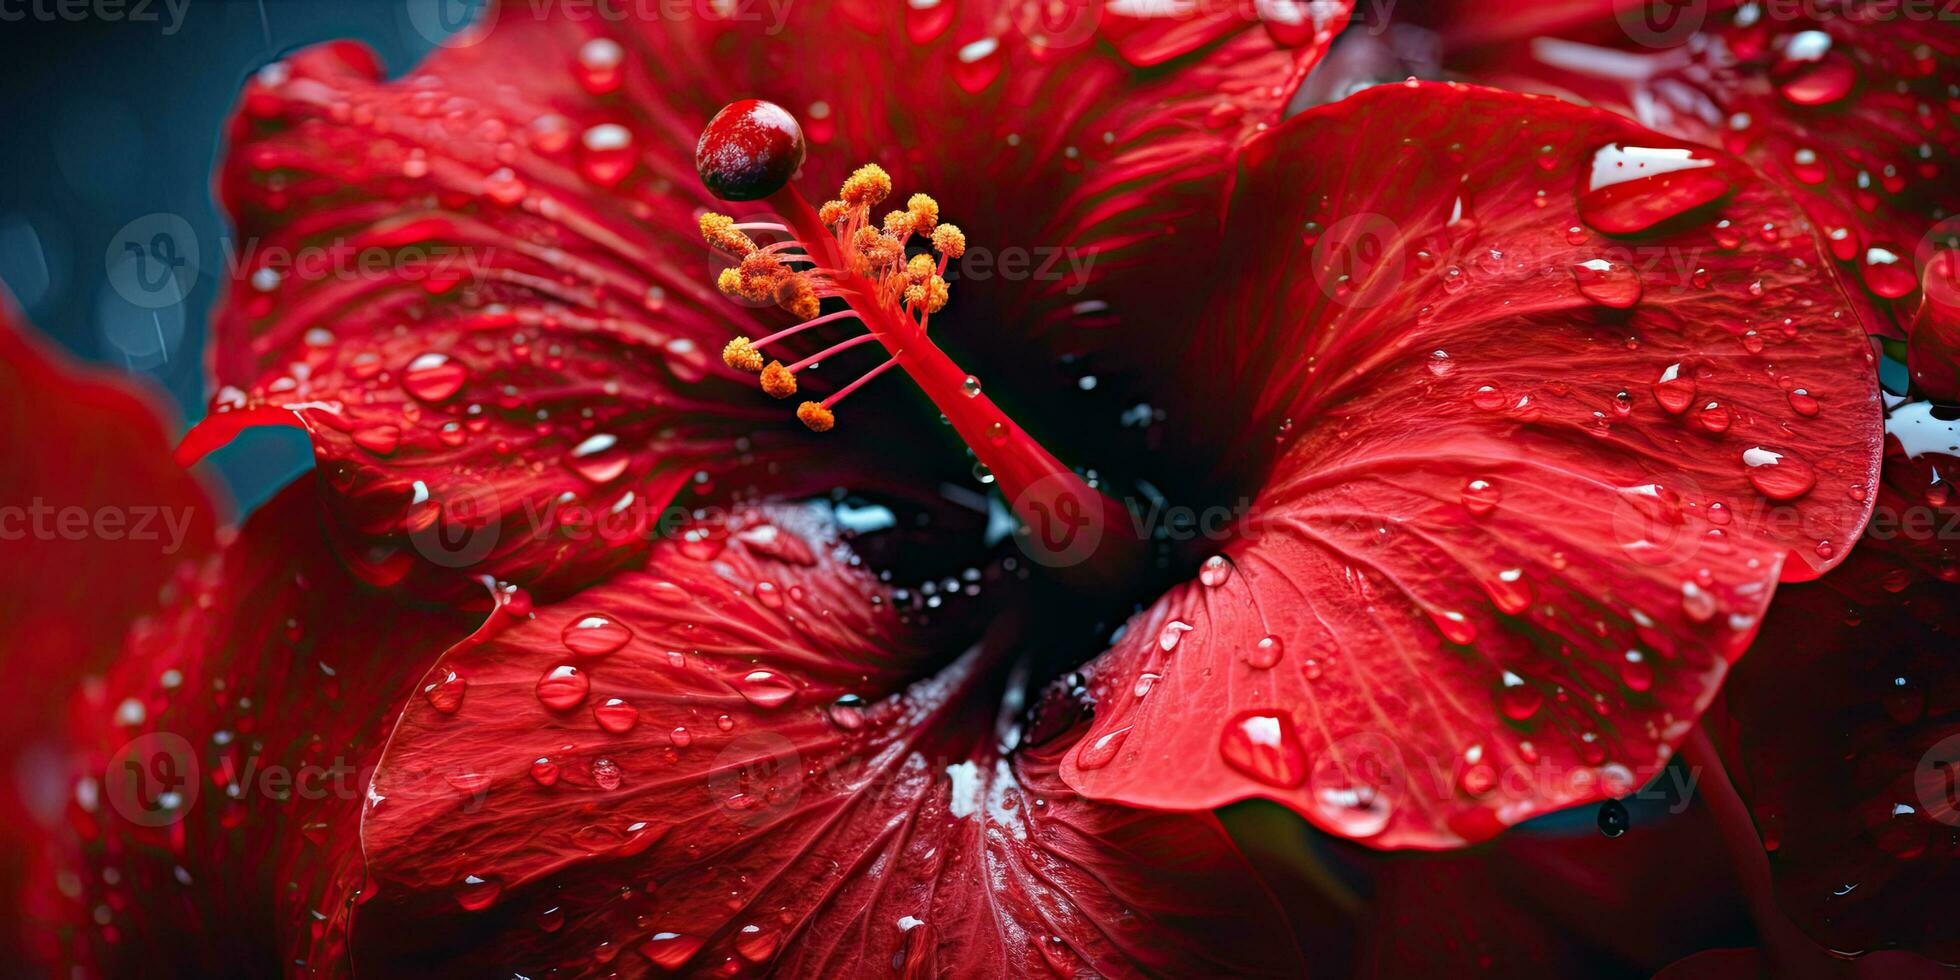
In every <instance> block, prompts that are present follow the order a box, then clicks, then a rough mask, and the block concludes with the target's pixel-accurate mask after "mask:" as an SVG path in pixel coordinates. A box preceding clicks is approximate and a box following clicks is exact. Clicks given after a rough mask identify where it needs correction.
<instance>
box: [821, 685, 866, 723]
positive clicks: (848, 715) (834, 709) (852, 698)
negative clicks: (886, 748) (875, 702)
mask: <svg viewBox="0 0 1960 980" xmlns="http://www.w3.org/2000/svg"><path fill="white" fill-rule="evenodd" d="M864 707H865V705H864V699H863V698H861V697H858V696H857V695H855V694H846V695H844V696H843V697H840V698H838V699H837V700H835V701H832V702H831V703H830V711H829V715H830V723H831V724H833V725H836V726H837V727H838V728H840V729H842V730H844V731H847V732H854V731H857V730H858V729H860V728H863V727H864Z"/></svg>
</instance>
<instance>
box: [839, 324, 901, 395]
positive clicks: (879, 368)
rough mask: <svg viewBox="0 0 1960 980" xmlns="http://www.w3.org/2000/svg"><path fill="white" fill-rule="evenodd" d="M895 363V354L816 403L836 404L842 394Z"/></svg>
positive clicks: (855, 388)
mask: <svg viewBox="0 0 1960 980" xmlns="http://www.w3.org/2000/svg"><path fill="white" fill-rule="evenodd" d="M865 336H866V337H870V336H871V335H870V334H866V335H865ZM872 339H876V338H872ZM899 353H900V354H903V353H905V352H904V351H899ZM897 363H898V358H897V357H896V356H893V357H892V358H890V359H888V360H886V361H885V363H883V364H880V365H878V366H877V367H875V368H872V369H871V370H869V371H866V372H864V376H863V377H860V378H858V379H857V380H856V381H853V382H851V383H850V384H847V385H845V386H844V387H842V388H839V389H837V390H836V391H835V392H834V393H832V394H831V396H830V397H829V398H826V399H824V400H823V401H821V402H819V403H818V404H820V405H822V406H823V407H825V408H830V407H832V406H834V405H836V404H837V403H838V402H841V401H843V400H844V396H845V395H848V394H850V393H851V392H853V391H856V390H858V389H859V388H862V387H864V386H865V384H866V383H867V382H869V381H870V380H871V379H873V378H876V377H877V376H879V375H881V374H884V373H885V372H886V371H889V370H891V369H892V367H893V366H894V365H896V364H897Z"/></svg>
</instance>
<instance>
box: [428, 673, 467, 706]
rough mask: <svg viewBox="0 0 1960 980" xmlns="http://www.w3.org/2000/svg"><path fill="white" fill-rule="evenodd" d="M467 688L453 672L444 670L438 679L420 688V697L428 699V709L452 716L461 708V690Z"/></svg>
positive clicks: (465, 683) (464, 682)
mask: <svg viewBox="0 0 1960 980" xmlns="http://www.w3.org/2000/svg"><path fill="white" fill-rule="evenodd" d="M468 686H469V685H468V682H466V681H464V680H463V679H462V678H461V677H459V676H457V675H456V672H455V671H453V670H449V669H446V668H444V669H443V670H442V672H441V676H440V677H438V678H437V679H436V680H434V681H432V682H430V683H429V684H428V686H426V687H424V688H422V696H423V697H424V698H427V699H428V701H429V707H431V708H434V709H436V710H437V711H440V712H442V713H443V714H445V715H453V714H455V713H456V712H457V710H458V709H460V708H462V707H463V690H464V688H466V687H468Z"/></svg>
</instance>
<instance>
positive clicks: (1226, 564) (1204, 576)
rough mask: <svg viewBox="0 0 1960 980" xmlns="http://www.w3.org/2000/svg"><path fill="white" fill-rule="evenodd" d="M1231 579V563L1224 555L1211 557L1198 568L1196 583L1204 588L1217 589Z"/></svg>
mask: <svg viewBox="0 0 1960 980" xmlns="http://www.w3.org/2000/svg"><path fill="white" fill-rule="evenodd" d="M1231 577H1232V563H1231V562H1230V561H1229V560H1227V559H1226V557H1225V556H1224V555H1213V556H1211V557H1210V558H1207V559H1205V563H1204V564H1203V565H1200V566H1199V567H1198V581H1199V582H1201V583H1203V584H1204V585H1205V587H1206V588H1212V589H1215V588H1218V587H1219V586H1221V585H1224V584H1225V581H1226V580H1227V579H1229V578H1231Z"/></svg>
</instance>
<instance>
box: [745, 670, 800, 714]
mask: <svg viewBox="0 0 1960 980" xmlns="http://www.w3.org/2000/svg"><path fill="white" fill-rule="evenodd" d="M735 689H736V690H737V691H740V692H741V693H742V697H744V698H746V699H748V702H749V703H750V704H753V705H755V706H756V707H758V708H763V709H765V710H766V709H770V708H780V707H782V706H783V705H785V704H788V703H789V701H790V699H791V698H794V697H796V685H794V684H792V683H790V682H789V681H787V680H785V679H783V677H782V676H780V675H778V674H777V673H776V672H775V671H772V670H752V671H749V672H748V673H746V674H744V675H742V677H741V679H740V680H738V681H736V682H735Z"/></svg>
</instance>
